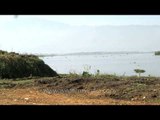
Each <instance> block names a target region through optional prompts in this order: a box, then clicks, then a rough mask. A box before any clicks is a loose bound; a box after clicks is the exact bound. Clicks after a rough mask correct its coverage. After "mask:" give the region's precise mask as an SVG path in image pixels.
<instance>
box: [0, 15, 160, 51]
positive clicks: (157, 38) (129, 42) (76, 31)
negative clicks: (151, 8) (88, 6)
mask: <svg viewBox="0 0 160 120" xmlns="http://www.w3.org/2000/svg"><path fill="white" fill-rule="evenodd" d="M159 44H160V16H159V15H157V16H154V15H150V16H149V15H148V16H145V15H134V16H133V15H132V16H131V15H126V16H125V15H119V16H118V15H117V16H116V15H41V16H40V15H32V16H31V15H30V16H29V15H28V16H27V15H26V16H21V15H19V16H18V17H17V18H16V17H15V16H13V15H12V16H4V15H3V16H2V15H1V16H0V49H3V50H7V51H16V52H26V53H69V52H85V51H86V52H93V51H153V50H160V48H159Z"/></svg>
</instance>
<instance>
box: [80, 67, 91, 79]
mask: <svg viewBox="0 0 160 120" xmlns="http://www.w3.org/2000/svg"><path fill="white" fill-rule="evenodd" d="M90 69H91V66H90V65H85V66H84V71H83V73H82V76H83V77H90V76H91V74H90V73H89V70H90Z"/></svg>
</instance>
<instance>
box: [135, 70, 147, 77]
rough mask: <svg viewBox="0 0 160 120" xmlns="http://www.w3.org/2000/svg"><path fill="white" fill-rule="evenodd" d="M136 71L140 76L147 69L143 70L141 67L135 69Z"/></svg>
mask: <svg viewBox="0 0 160 120" xmlns="http://www.w3.org/2000/svg"><path fill="white" fill-rule="evenodd" d="M134 71H135V72H136V73H138V74H139V77H140V75H141V73H144V72H146V71H145V70H141V69H135V70H134Z"/></svg>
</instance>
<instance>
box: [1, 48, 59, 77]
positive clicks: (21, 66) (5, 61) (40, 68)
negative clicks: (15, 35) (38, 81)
mask: <svg viewBox="0 0 160 120" xmlns="http://www.w3.org/2000/svg"><path fill="white" fill-rule="evenodd" d="M56 75H57V73H56V72H55V71H54V70H52V69H51V68H50V67H49V66H48V65H46V64H45V63H44V62H43V60H41V59H39V58H38V57H37V56H35V55H26V54H18V53H14V52H6V51H2V50H1V51H0V78H23V77H29V76H30V77H32V76H41V77H44V76H45V77H47V76H50V77H51V76H56Z"/></svg>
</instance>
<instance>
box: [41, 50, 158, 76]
mask: <svg viewBox="0 0 160 120" xmlns="http://www.w3.org/2000/svg"><path fill="white" fill-rule="evenodd" d="M42 59H43V60H44V62H45V63H46V64H48V65H49V66H50V67H51V68H52V69H53V70H56V71H57V72H58V73H70V72H71V73H74V72H76V73H79V74H81V73H82V72H83V71H85V70H87V69H88V71H89V72H90V73H93V74H94V73H96V71H97V70H100V73H106V74H116V75H126V76H132V75H136V73H135V72H134V69H144V70H145V71H146V72H145V73H143V74H142V75H144V76H148V75H151V76H160V56H155V55H154V53H143V54H140V53H139V54H133V53H132V54H130V53H129V54H103V55H68V56H53V57H43V58H42ZM89 66H91V67H90V69H89Z"/></svg>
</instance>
